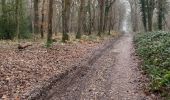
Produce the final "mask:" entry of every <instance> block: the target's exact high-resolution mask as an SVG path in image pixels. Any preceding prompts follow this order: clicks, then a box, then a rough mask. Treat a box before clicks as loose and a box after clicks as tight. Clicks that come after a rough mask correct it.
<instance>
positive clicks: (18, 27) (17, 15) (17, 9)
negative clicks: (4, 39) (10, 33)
mask: <svg viewBox="0 0 170 100" xmlns="http://www.w3.org/2000/svg"><path fill="white" fill-rule="evenodd" d="M15 2H16V4H15V5H16V24H17V29H16V34H17V39H19V34H20V30H19V29H20V16H19V0H16V1H15Z"/></svg>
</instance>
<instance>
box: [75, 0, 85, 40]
mask: <svg viewBox="0 0 170 100" xmlns="http://www.w3.org/2000/svg"><path fill="white" fill-rule="evenodd" d="M84 5H85V0H81V4H80V8H79V16H78V30H77V34H76V38H77V39H80V38H81V34H82V28H83V25H82V24H83V23H82V22H83V19H84V18H83V17H84V15H83V14H84Z"/></svg>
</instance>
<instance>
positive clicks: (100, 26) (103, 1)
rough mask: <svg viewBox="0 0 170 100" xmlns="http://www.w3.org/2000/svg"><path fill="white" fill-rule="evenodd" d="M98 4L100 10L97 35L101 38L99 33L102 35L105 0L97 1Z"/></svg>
mask: <svg viewBox="0 0 170 100" xmlns="http://www.w3.org/2000/svg"><path fill="white" fill-rule="evenodd" d="M98 3H99V9H100V14H99V16H100V19H99V29H98V31H99V32H98V35H99V36H101V33H103V26H104V13H105V0H98Z"/></svg>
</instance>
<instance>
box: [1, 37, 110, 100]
mask: <svg viewBox="0 0 170 100" xmlns="http://www.w3.org/2000/svg"><path fill="white" fill-rule="evenodd" d="M111 38H113V37H105V38H102V39H96V40H94V39H91V40H90V39H89V40H88V39H87V40H86V39H85V40H81V41H77V40H75V41H72V42H69V43H66V44H64V43H61V42H56V43H54V44H53V45H52V47H50V48H46V47H45V44H44V43H40V42H39V41H38V42H32V46H30V47H28V48H26V49H25V50H21V51H19V50H18V49H17V43H16V42H13V41H0V100H1V99H5V100H6V98H15V99H16V100H18V98H20V96H21V95H22V94H27V93H28V94H29V92H30V91H34V89H36V87H37V86H38V85H42V84H44V82H46V81H48V80H50V78H51V77H53V76H58V75H60V74H62V73H65V72H67V71H69V70H71V69H72V68H73V67H74V65H76V64H79V63H81V62H82V61H83V60H84V58H88V56H90V55H92V53H93V52H94V51H96V50H97V49H99V48H102V47H103V45H104V44H105V42H108V41H110V39H111Z"/></svg>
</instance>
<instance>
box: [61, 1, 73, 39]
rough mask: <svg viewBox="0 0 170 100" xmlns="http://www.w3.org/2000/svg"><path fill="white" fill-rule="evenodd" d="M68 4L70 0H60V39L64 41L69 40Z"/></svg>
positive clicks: (69, 4)
mask: <svg viewBox="0 0 170 100" xmlns="http://www.w3.org/2000/svg"><path fill="white" fill-rule="evenodd" d="M70 6H71V0H62V26H63V37H62V41H63V42H66V41H67V40H69V35H68V32H69V24H68V21H69V19H70Z"/></svg>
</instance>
